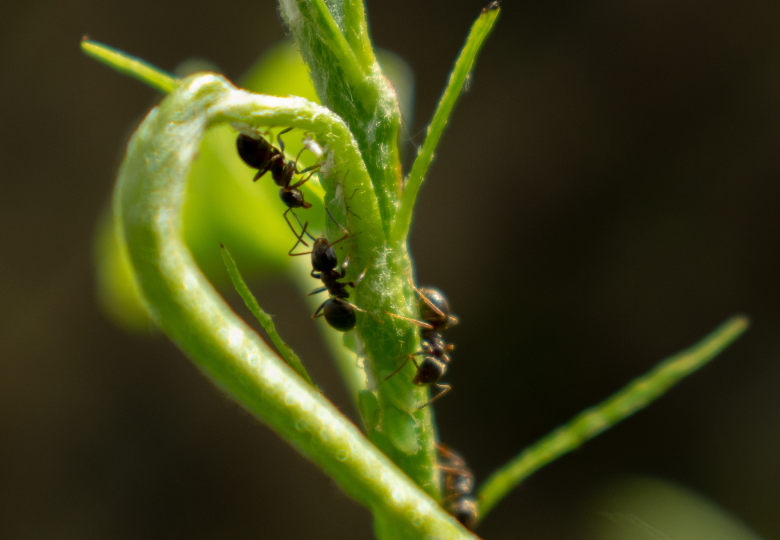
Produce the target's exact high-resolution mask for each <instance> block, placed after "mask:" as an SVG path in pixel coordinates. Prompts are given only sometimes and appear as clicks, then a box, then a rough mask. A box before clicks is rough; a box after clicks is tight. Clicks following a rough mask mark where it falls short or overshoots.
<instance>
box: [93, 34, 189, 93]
mask: <svg viewBox="0 0 780 540" xmlns="http://www.w3.org/2000/svg"><path fill="white" fill-rule="evenodd" d="M81 50H83V51H84V53H85V54H86V55H87V56H89V57H91V58H94V59H95V60H97V61H98V62H102V63H103V64H106V65H107V66H109V67H111V68H112V69H115V70H117V71H119V72H121V73H124V74H125V75H129V76H130V77H133V78H135V79H138V80H139V81H141V82H143V83H145V84H148V85H149V86H151V87H152V88H156V89H157V90H159V91H160V92H163V93H166V94H168V93H170V92H172V91H173V90H174V88H176V85H178V84H179V80H178V79H177V78H176V77H174V76H173V75H170V74H168V73H166V72H164V71H163V70H161V69H159V68H156V67H154V66H153V65H151V64H149V63H147V62H145V61H143V60H141V59H140V58H136V57H134V56H130V55H129V54H126V53H123V52H122V51H118V50H116V49H114V48H112V47H109V46H108V45H103V44H102V43H98V42H97V41H92V40H91V39H88V38H86V37H85V38H84V39H82V40H81Z"/></svg>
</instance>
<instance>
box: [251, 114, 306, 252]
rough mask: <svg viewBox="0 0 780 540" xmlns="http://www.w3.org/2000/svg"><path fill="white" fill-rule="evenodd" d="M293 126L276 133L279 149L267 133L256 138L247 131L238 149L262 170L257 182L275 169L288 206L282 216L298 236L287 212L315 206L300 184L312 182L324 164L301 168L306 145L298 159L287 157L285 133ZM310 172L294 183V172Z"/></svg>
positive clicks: (273, 175)
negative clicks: (299, 162) (265, 136)
mask: <svg viewBox="0 0 780 540" xmlns="http://www.w3.org/2000/svg"><path fill="white" fill-rule="evenodd" d="M291 129H293V128H287V129H285V130H284V131H280V132H279V134H278V135H277V136H276V140H277V141H279V148H280V149H279V150H278V149H276V148H274V146H273V145H272V144H271V143H270V142H268V141H267V140H266V139H265V138H264V137H262V136H258V138H255V137H251V136H249V135H246V134H245V133H239V134H238V138H237V139H236V148H237V149H238V155H239V156H240V157H241V159H242V160H244V163H246V164H247V165H249V166H250V167H252V168H253V169H258V172H257V174H256V175H255V177H254V179H253V181H254V182H257V180H258V179H259V178H261V177H262V176H263V175H264V174H265V173H267V172H268V171H271V176H272V177H273V179H274V183H275V184H276V185H277V186H279V187H281V189H280V190H279V196H280V197H281V198H282V202H283V203H284V204H286V205H287V210H285V211H284V214H282V216H283V217H284V220H285V221H286V222H287V225H288V226H289V227H290V229H291V230H292V231H293V234H295V236H298V234H297V233H296V232H295V229H293V226H292V223H290V220H289V219H288V218H287V212H290V211H291V210H292V209H293V208H304V209H305V208H311V203H308V202H306V201H305V200H304V199H303V193H301V190H300V189H299V188H300V187H301V186H302V185H303V184H305V183H306V182H308V180H309V178H311V177H312V175H313V174H314V172H315V171H316V170H317V169H319V168H320V165H319V164H318V165H313V166H311V167H307V168H306V169H303V170H302V171H299V170H298V158H299V157H300V156H301V153H302V152H303V150H305V148H306V147H305V146H304V148H302V149H301V151H300V152H298V155H297V156H296V157H295V161H292V160H290V161H288V160H287V159H286V158H285V155H284V141H282V135H284V134H285V133H287V132H288V131H290V130H291ZM307 172H308V173H310V174H309V176H307V177H306V178H304V179H303V180H301V181H299V182H296V183H295V184H291V182H292V179H293V176H294V175H296V174H306V173H307ZM293 215H295V212H293ZM296 217H297V216H296ZM299 239H300V237H299ZM301 242H302V243H303V245H304V246H307V247H308V245H309V244H307V243H306V242H305V241H303V240H302V239H301Z"/></svg>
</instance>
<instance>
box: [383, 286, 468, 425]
mask: <svg viewBox="0 0 780 540" xmlns="http://www.w3.org/2000/svg"><path fill="white" fill-rule="evenodd" d="M411 285H412V288H413V289H414V290H415V291H416V292H417V294H418V295H420V301H419V304H418V306H419V309H420V317H421V318H422V321H418V320H416V319H409V318H407V317H400V316H398V315H393V314H392V313H388V315H390V316H391V317H395V318H396V319H402V320H404V321H408V322H411V323H413V324H416V325H417V326H419V327H420V328H422V332H421V337H422V345H421V346H422V349H421V350H419V351H417V352H415V353H412V354H410V355H409V356H407V357H406V358H405V359H404V362H403V364H401V365H400V366H399V367H398V369H396V370H395V371H393V372H392V373H391V374H390V375H388V376H387V377H385V380H387V379H389V378H390V377H392V376H393V375H395V374H396V373H398V372H399V371H401V370H402V369H403V367H404V366H405V365H406V363H407V362H408V361H409V360H411V361H412V362H414V366H415V367H416V368H417V375H415V376H414V380H413V381H412V382H413V383H414V384H416V385H417V386H426V385H430V384H432V385H434V386H436V388H439V389H440V390H441V391H440V392H439V393H438V394H436V395H435V396H434V397H432V398H431V399H429V400H428V401H427V402H426V403H424V404H423V405H421V406H420V407H418V408H417V410H420V409H422V408H424V407H427V406H428V405H430V404H431V403H433V402H434V401H436V400H437V399H439V398H440V397H442V396H443V395H444V394H446V393H447V392H449V391H450V390H452V387H451V386H450V385H449V384H441V383H439V381H440V380H441V378H442V377H443V376H444V374H445V373H446V372H447V366H448V365H449V363H450V357H449V355H448V354H447V353H449V352H451V351H452V350H453V349H454V348H455V345H452V344H448V343H446V342H445V341H444V337H443V336H442V332H444V330H447V329H448V328H449V327H450V326H454V325H456V324H458V318H457V317H455V316H454V315H451V314H450V305H449V302H447V298H446V297H445V296H444V294H443V293H442V292H441V291H439V290H438V289H434V288H432V287H426V288H423V289H418V288H417V287H415V286H414V284H413V283H412V284H411ZM415 356H425V358H423V360H422V362H420V363H419V364H418V363H417V360H415V358H414V357H415Z"/></svg>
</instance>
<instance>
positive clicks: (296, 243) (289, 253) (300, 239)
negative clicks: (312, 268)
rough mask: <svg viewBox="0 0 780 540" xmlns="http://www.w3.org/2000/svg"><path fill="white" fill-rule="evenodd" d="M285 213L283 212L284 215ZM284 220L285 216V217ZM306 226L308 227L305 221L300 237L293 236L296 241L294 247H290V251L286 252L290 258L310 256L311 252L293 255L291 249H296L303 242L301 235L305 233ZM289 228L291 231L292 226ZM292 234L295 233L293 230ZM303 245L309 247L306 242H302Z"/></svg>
mask: <svg viewBox="0 0 780 540" xmlns="http://www.w3.org/2000/svg"><path fill="white" fill-rule="evenodd" d="M286 213H287V212H285V214H286ZM284 219H285V220H286V219H287V216H285V218H284ZM287 223H288V224H289V223H290V222H289V221H288V222H287ZM308 225H309V222H308V221H307V222H306V224H305V225H304V226H303V231H302V232H301V236H298V235H297V234H296V235H295V236H296V238H297V239H298V240H297V241H296V242H295V245H294V246H293V247H292V249H290V251H288V252H287V254H288V255H289V256H290V257H298V256H300V255H310V254H311V251H304V252H303V253H293V249H295V248H296V247H298V244H299V243H301V242H303V239H302V238H301V237H302V236H303V233H304V232H306V227H307V226H308ZM290 228H291V229H292V225H290ZM293 232H295V231H294V230H293ZM303 245H305V246H306V247H309V244H307V243H306V242H303Z"/></svg>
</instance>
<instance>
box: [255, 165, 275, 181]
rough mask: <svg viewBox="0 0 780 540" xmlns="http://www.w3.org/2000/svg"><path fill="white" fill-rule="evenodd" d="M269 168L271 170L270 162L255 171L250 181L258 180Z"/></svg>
mask: <svg viewBox="0 0 780 540" xmlns="http://www.w3.org/2000/svg"><path fill="white" fill-rule="evenodd" d="M269 170H271V164H270V163H269V164H268V165H266V166H265V168H263V169H262V170H259V171H257V174H256V175H255V177H254V178H252V182H257V181H258V180H260V179H261V178H262V177H263V175H264V174H265V173H267V172H268V171H269Z"/></svg>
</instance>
